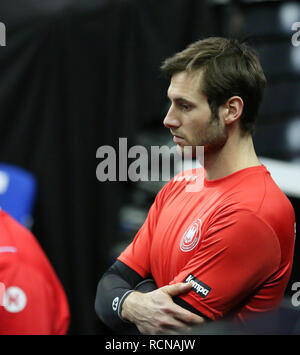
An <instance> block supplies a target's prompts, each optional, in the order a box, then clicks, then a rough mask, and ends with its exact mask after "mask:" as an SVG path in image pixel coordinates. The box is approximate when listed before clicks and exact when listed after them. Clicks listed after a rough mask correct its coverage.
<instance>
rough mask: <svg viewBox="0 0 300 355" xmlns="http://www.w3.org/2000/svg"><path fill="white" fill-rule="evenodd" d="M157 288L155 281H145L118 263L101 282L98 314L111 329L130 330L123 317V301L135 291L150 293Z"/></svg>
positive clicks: (99, 285) (98, 294) (97, 305)
mask: <svg viewBox="0 0 300 355" xmlns="http://www.w3.org/2000/svg"><path fill="white" fill-rule="evenodd" d="M156 288H157V286H156V284H155V282H154V281H153V280H150V279H148V280H144V279H143V278H142V277H141V276H140V275H138V274H137V273H136V272H135V271H134V270H132V269H130V268H128V267H127V266H126V265H125V264H122V263H120V262H116V263H115V264H114V265H113V266H112V267H111V268H110V269H109V270H108V271H107V272H106V273H105V274H104V275H103V277H102V278H101V280H100V281H99V284H98V288H97V294H96V300H95V310H96V313H97V315H98V316H99V318H100V319H101V320H102V321H103V323H105V324H106V325H107V326H108V327H110V328H111V329H113V330H115V331H118V330H125V329H128V328H129V327H130V326H131V325H130V324H128V322H126V321H125V320H124V319H123V318H122V316H121V309H122V304H123V301H124V300H125V299H126V297H127V296H128V295H129V294H130V292H132V291H133V290H135V289H136V290H138V291H140V292H149V291H152V290H154V289H156Z"/></svg>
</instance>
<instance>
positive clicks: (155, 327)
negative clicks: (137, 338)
mask: <svg viewBox="0 0 300 355" xmlns="http://www.w3.org/2000/svg"><path fill="white" fill-rule="evenodd" d="M191 287H192V285H191V284H190V283H177V284H174V285H168V286H164V287H161V288H159V289H157V290H155V291H152V292H148V293H141V292H137V291H134V292H131V294H130V295H128V296H127V298H126V299H125V301H124V303H123V306H122V313H121V315H122V317H123V319H126V320H128V321H130V322H132V323H134V324H135V325H136V326H137V328H138V330H139V331H140V332H141V333H142V334H178V333H180V332H185V331H187V330H189V329H190V326H192V325H196V324H201V323H203V322H204V319H203V318H202V317H200V316H198V315H196V314H194V313H192V312H190V311H188V310H186V309H184V308H182V307H180V306H178V305H177V304H175V303H174V302H173V300H172V297H174V296H178V295H181V294H183V293H186V292H188V291H189V290H190V289H191Z"/></svg>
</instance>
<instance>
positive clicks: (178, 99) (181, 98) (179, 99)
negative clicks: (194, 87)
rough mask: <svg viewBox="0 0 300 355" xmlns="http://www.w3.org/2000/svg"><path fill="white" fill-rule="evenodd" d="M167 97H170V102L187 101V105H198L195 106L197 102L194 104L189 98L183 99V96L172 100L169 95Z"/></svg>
mask: <svg viewBox="0 0 300 355" xmlns="http://www.w3.org/2000/svg"><path fill="white" fill-rule="evenodd" d="M167 97H168V99H169V100H170V101H175V102H176V101H177V102H178V101H185V102H186V103H189V104H191V105H196V104H195V102H193V101H191V100H189V99H187V98H185V97H182V96H175V97H173V98H171V97H170V96H169V95H167Z"/></svg>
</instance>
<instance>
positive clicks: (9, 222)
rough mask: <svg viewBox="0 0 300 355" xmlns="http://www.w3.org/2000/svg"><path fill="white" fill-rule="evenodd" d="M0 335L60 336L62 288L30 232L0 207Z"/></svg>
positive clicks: (65, 317)
mask: <svg viewBox="0 0 300 355" xmlns="http://www.w3.org/2000/svg"><path fill="white" fill-rule="evenodd" d="M0 320H1V321H0V334H1V335H63V334H66V333H67V330H68V327H69V320H70V314H69V305H68V301H67V298H66V295H65V292H64V289H63V287H62V285H61V283H60V281H59V279H58V278H57V275H56V273H55V271H54V270H53V268H52V266H51V264H50V262H49V260H48V258H47V256H46V255H45V253H44V252H43V250H42V249H41V247H40V245H39V244H38V242H37V240H36V239H35V237H34V236H33V235H32V233H31V232H30V231H29V230H27V229H26V228H25V227H23V226H22V225H21V224H19V223H18V222H16V221H15V220H14V219H13V218H12V217H11V216H10V215H8V214H7V213H6V212H4V211H3V210H0Z"/></svg>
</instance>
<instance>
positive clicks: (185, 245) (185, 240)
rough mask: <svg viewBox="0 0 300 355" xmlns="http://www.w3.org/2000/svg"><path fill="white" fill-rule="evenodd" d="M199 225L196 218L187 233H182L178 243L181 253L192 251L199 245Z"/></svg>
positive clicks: (199, 221)
mask: <svg viewBox="0 0 300 355" xmlns="http://www.w3.org/2000/svg"><path fill="white" fill-rule="evenodd" d="M201 225H202V223H201V219H199V218H198V219H197V220H196V221H194V222H193V223H192V224H191V225H190V226H189V228H188V229H187V231H186V232H185V233H184V235H183V237H182V238H181V241H180V249H181V250H182V251H183V252H188V251H191V250H193V249H194V248H195V247H196V245H197V244H198V243H199V240H200V236H201Z"/></svg>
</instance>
